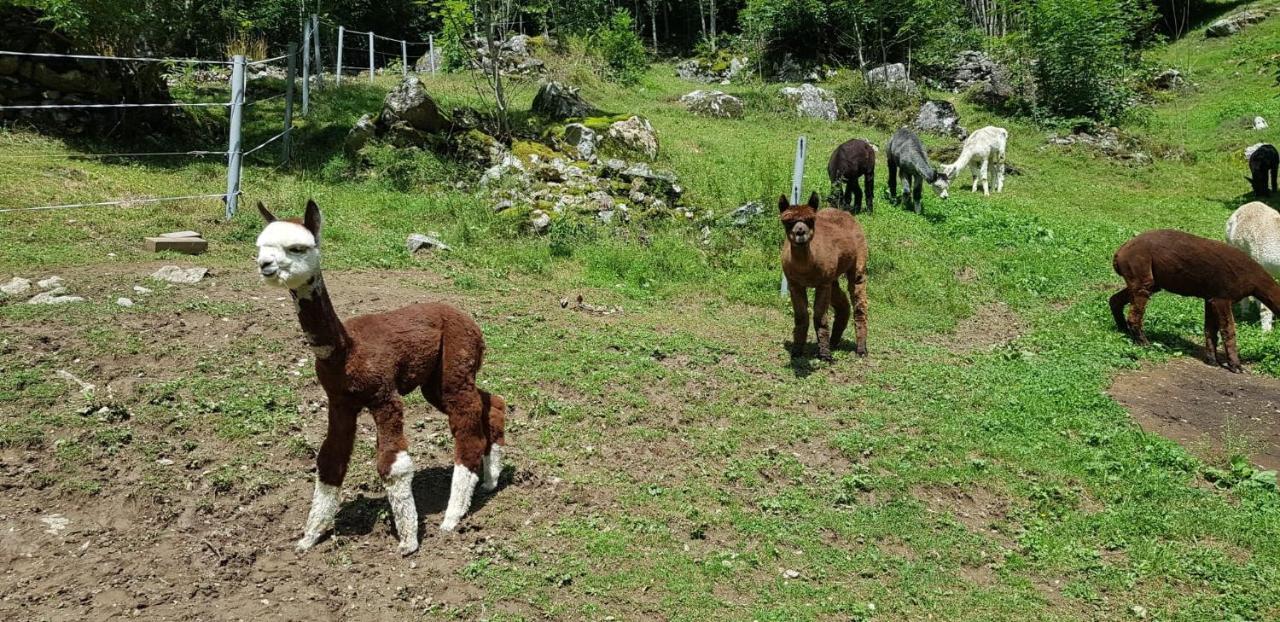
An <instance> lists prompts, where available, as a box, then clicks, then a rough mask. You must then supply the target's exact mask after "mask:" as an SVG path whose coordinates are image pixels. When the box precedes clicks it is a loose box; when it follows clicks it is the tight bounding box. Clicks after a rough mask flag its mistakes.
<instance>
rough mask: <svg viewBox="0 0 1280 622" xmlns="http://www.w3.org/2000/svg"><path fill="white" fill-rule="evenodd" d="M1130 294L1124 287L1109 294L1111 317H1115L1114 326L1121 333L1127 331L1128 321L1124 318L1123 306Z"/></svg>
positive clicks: (1130, 297) (1127, 302)
mask: <svg viewBox="0 0 1280 622" xmlns="http://www.w3.org/2000/svg"><path fill="white" fill-rule="evenodd" d="M1131 299H1132V296H1130V295H1129V288H1128V287H1125V288H1124V289H1121V290H1120V291H1118V292H1116V293H1115V294H1113V295H1112V296H1111V317H1112V318H1115V321H1116V328H1117V329H1118V330H1119V331H1120V332H1122V333H1126V334H1128V333H1129V323H1128V322H1126V321H1125V319H1124V306H1125V305H1127V304H1129V301H1130V300H1131Z"/></svg>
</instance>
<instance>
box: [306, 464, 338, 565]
mask: <svg viewBox="0 0 1280 622" xmlns="http://www.w3.org/2000/svg"><path fill="white" fill-rule="evenodd" d="M341 492H342V489H341V488H339V487H338V486H330V485H329V484H326V483H324V482H322V481H320V480H319V478H317V479H316V490H315V494H314V495H312V497H311V513H310V514H308V515H307V526H306V528H305V529H304V530H303V534H302V538H300V539H299V540H298V542H297V545H296V548H297V550H298V552H299V553H305V552H307V551H308V550H310V549H311V547H313V546H315V544H316V542H318V541H320V538H321V537H322V536H324V533H325V532H326V531H328V530H329V529H330V528H331V527H332V526H333V517H334V516H336V515H337V514H338V499H339V497H340V496H341Z"/></svg>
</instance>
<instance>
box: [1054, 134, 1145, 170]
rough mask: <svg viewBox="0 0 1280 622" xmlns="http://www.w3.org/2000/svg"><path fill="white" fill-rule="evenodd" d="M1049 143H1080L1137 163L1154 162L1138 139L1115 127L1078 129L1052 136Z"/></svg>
mask: <svg viewBox="0 0 1280 622" xmlns="http://www.w3.org/2000/svg"><path fill="white" fill-rule="evenodd" d="M1049 144H1052V145H1063V146H1070V145H1080V146H1083V147H1085V148H1087V149H1090V150H1092V151H1096V152H1098V153H1100V154H1102V155H1104V156H1106V157H1108V158H1112V159H1115V160H1122V161H1127V162H1131V163H1133V164H1137V165H1146V164H1151V162H1152V157H1151V154H1149V153H1147V152H1146V151H1144V150H1142V149H1141V147H1140V145H1139V144H1138V142H1137V141H1136V140H1134V139H1133V138H1131V137H1127V136H1124V135H1122V134H1121V133H1120V130H1119V129H1116V128H1114V127H1102V128H1096V129H1094V130H1092V131H1090V130H1084V129H1081V130H1077V131H1076V132H1074V133H1072V134H1067V135H1065V136H1055V137H1053V138H1050V139H1049Z"/></svg>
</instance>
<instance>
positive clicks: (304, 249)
mask: <svg viewBox="0 0 1280 622" xmlns="http://www.w3.org/2000/svg"><path fill="white" fill-rule="evenodd" d="M285 250H287V251H289V252H290V253H305V252H307V250H308V249H307V247H306V246H300V245H299V246H290V247H289V248H286V249H285Z"/></svg>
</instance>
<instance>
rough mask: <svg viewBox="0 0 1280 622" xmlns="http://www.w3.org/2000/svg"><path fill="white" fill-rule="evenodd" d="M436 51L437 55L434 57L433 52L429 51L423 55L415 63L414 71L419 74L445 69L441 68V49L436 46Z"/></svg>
mask: <svg viewBox="0 0 1280 622" xmlns="http://www.w3.org/2000/svg"><path fill="white" fill-rule="evenodd" d="M434 51H435V54H434V55H433V54H432V53H431V52H432V50H427V53H426V54H423V55H422V57H421V58H419V59H418V60H417V61H416V62H414V63H413V70H414V71H416V72H418V73H431V72H433V71H439V70H441V69H442V68H443V67H441V56H440V47H439V46H436V48H435V50H434Z"/></svg>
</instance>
